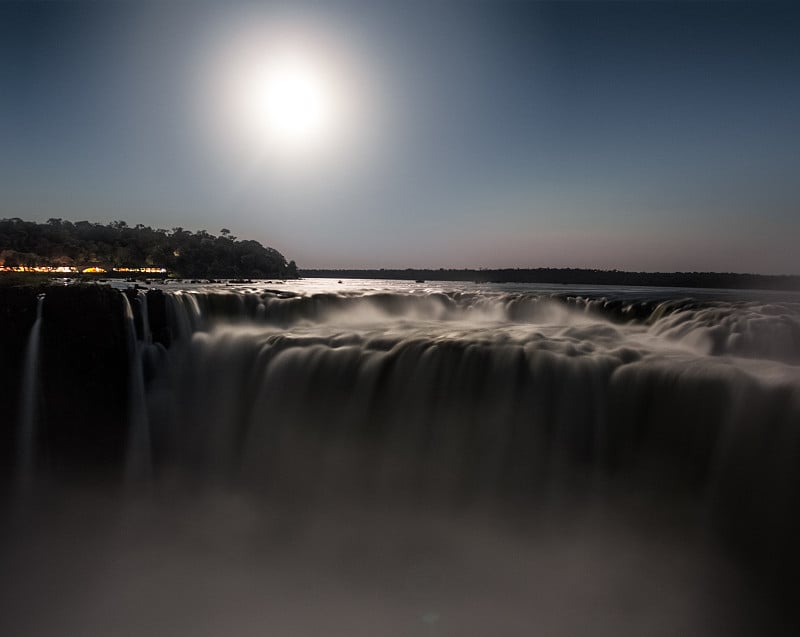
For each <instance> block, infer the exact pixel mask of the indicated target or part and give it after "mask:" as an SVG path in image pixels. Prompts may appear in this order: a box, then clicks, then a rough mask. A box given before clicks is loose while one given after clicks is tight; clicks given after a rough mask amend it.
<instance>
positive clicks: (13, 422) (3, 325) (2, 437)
mask: <svg viewBox="0 0 800 637" xmlns="http://www.w3.org/2000/svg"><path fill="white" fill-rule="evenodd" d="M39 291H40V290H39V289H38V288H34V287H8V288H0V478H5V477H8V474H9V472H10V471H11V470H12V468H13V466H14V459H15V452H16V446H17V422H18V419H19V401H20V391H21V388H22V368H23V364H24V361H25V349H26V347H27V344H28V337H29V336H30V332H31V328H32V327H33V323H34V321H35V320H36V302H37V300H36V297H37V295H38V293H39Z"/></svg>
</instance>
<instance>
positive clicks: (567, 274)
mask: <svg viewBox="0 0 800 637" xmlns="http://www.w3.org/2000/svg"><path fill="white" fill-rule="evenodd" d="M300 274H301V275H302V276H307V277H332V278H336V279H345V278H353V279H407V280H412V281H413V280H426V281H474V282H476V283H546V284H564V285H626V286H627V285H633V286H653V287H685V288H730V289H761V290H800V276H796V275H769V274H739V273H735V272H625V271H622V270H599V269H588V268H501V269H494V270H488V269H487V270H483V269H481V270H474V269H463V270H457V269H446V268H439V269H438V270H434V269H417V268H406V269H404V270H401V269H380V270H353V269H348V270H344V269H338V270H333V269H330V270H322V269H317V270H301V272H300Z"/></svg>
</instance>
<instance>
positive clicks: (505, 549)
mask: <svg viewBox="0 0 800 637" xmlns="http://www.w3.org/2000/svg"><path fill="white" fill-rule="evenodd" d="M304 285H308V286H312V285H314V286H316V287H313V288H312V287H308V288H304V287H303V286H304ZM369 285H370V286H372V287H362V288H356V287H355V286H351V285H346V286H343V289H342V290H339V289H337V290H336V292H331V291H330V288H331V287H333V286H330V285H326V284H320V283H313V284H312V283H308V284H306V283H304V282H298V283H297V284H296V285H295V287H294V288H292V289H290V287H289V285H286V287H285V288H282V289H272V288H269V287H266V286H265V287H263V288H261V287H257V286H253V287H251V288H242V289H236V290H231V289H227V290H226V289H225V287H224V286H206V287H200V288H194V289H193V288H191V286H187V289H181V290H177V291H174V292H159V291H150V292H147V293H146V294H145V293H144V292H143V291H138V292H136V293H131V292H129V294H130V297H129V298H130V299H132V302H128V299H126V300H125V301H124V315H125V334H126V336H127V348H128V353H129V358H128V360H129V361H130V366H129V367H130V369H129V391H128V397H129V401H128V405H129V422H128V427H129V428H128V432H129V443H128V452H127V468H128V472H127V473H128V478H129V483H128V484H136V483H137V482H141V481H143V480H144V481H146V482H147V484H148V485H153V486H155V487H156V488H155V493H157V494H159V497H158V498H156V502H150V503H149V504H147V505H143V504H142V503H141V501H139V500H137V499H136V498H135V495H136V490H135V489H131V490H129V491H128V492H126V493H127V494H128V497H130V498H131V499H130V500H128V499H125V500H123V502H121V503H118V504H115V507H113V508H112V507H110V506H109V505H108V503H107V502H106V501H105V500H102V498H101V500H100V502H99V503H96V502H95V501H94V500H91V499H90V500H88V502H89V503H88V504H87V501H86V500H79V501H78V503H77V504H76V505H75V508H76V509H78V510H81V511H84V510H85V511H87V512H88V514H87V519H89V520H91V522H89V523H86V525H81V526H80V527H79V528H80V529H81V533H84V534H85V535H86V539H85V540H82V541H81V542H78V547H79V548H80V547H84V542H85V546H91V547H92V548H91V551H89V550H88V549H86V548H85V547H84V548H83V549H81V550H82V551H83V552H81V550H79V551H77V554H78V555H79V556H82V557H76V558H75V566H74V568H76V569H80V570H81V572H83V570H84V569H85V568H86V565H85V564H84V561H82V560H84V559H85V558H86V556H87V555H92V558H91V559H88V560H85V561H86V562H87V563H88V565H89V567H88V570H89V571H90V572H92V573H95V574H96V577H97V578H99V579H98V580H97V582H98V583H97V586H99V587H100V588H99V589H98V591H97V594H99V593H100V592H102V594H103V595H104V599H110V600H112V601H114V603H112V604H110V605H109V606H108V608H110V609H112V610H108V611H105V612H106V615H103V614H102V613H101V614H100V616H99V618H97V617H96V616H94V615H92V614H91V613H89V614H87V615H86V616H85V617H84V616H82V615H80V614H76V612H77V611H75V610H74V609H72V608H71V607H69V606H68V605H66V606H65V607H64V608H60V607H56V608H55V609H54V610H53V617H54V619H52V621H51V620H44V619H43V620H42V621H41V623H40V624H39V626H40V627H41V630H40V633H38V634H50V633H52V632H53V631H54V629H55V627H56V626H57V627H58V632H60V634H65V635H72V634H74V635H77V634H80V635H100V634H107V633H108V632H109V630H112V628H113V629H114V630H115V631H116V630H118V629H119V626H136V625H137V621H138V620H139V618H140V616H139V615H137V614H136V613H135V612H133V610H132V608H133V606H132V605H131V603H130V600H131V599H135V600H138V601H137V607H138V608H157V609H162V610H158V611H153V612H152V613H151V612H149V611H148V612H146V613H145V615H146V616H147V619H148V621H149V622H156V624H158V623H159V622H162V621H163V622H164V623H162V624H161V625H162V626H167V625H169V626H181V627H182V630H183V631H184V632H187V633H191V634H200V635H202V634H208V635H211V634H217V633H218V632H219V630H220V626H225V627H226V630H228V631H229V632H230V631H233V632H236V633H237V634H240V635H251V634H252V635H256V634H263V633H264V632H269V633H270V634H278V635H282V634H285V635H322V634H326V635H327V634H348V635H352V634H364V635H366V634H380V635H387V636H388V635H398V636H399V635H409V634H410V635H415V634H429V633H430V632H431V630H436V631H439V633H440V634H442V635H456V634H457V635H476V636H477V635H486V634H503V635H508V636H514V635H520V636H522V635H527V634H531V633H537V632H543V633H546V634H554V635H571V636H572V635H596V634H614V635H638V634H644V633H647V634H664V635H672V634H706V635H726V637H729V636H730V635H742V636H750V635H757V634H764V633H769V634H772V635H780V634H792V629H791V628H790V629H789V630H786V631H785V632H784V627H785V626H784V615H783V614H779V613H778V612H777V611H776V610H775V608H776V606H775V605H774V604H773V602H772V601H771V600H767V601H764V600H762V599H760V598H759V593H760V591H762V590H768V591H769V595H772V594H774V593H775V591H787V590H789V588H790V586H788V583H789V582H790V581H791V576H792V574H793V573H794V571H795V567H797V566H800V555H798V551H797V549H796V548H794V545H795V541H794V540H795V538H796V535H797V533H798V532H800V520H799V519H798V514H797V511H800V495H799V494H800V465H799V464H798V462H797V458H798V452H800V367H799V366H798V363H800V303H799V302H798V299H797V298H796V297H792V295H787V296H786V298H783V297H778V296H769V295H766V296H765V297H764V298H761V297H756V298H747V299H729V298H724V297H720V296H719V295H717V296H714V295H713V294H711V293H707V297H705V298H703V297H700V298H697V297H696V298H683V297H682V296H681V293H685V291H679V292H677V293H673V294H666V293H663V292H661V293H660V295H659V294H654V293H653V291H651V290H644V291H642V290H637V291H633V292H628V291H625V290H619V291H612V292H611V293H609V292H608V291H606V292H605V293H604V294H603V295H601V294H599V293H597V292H592V291H589V292H588V293H587V292H580V293H579V292H578V291H575V292H574V293H570V291H569V290H567V291H566V292H565V291H564V289H563V288H561V289H559V290H557V291H553V290H544V291H529V290H498V289H495V288H491V287H489V288H487V289H473V288H471V287H470V286H460V287H458V286H456V287H455V288H454V289H448V288H446V287H444V286H442V287H441V288H438V289H435V288H434V289H419V288H417V289H397V288H392V287H391V286H390V285H386V286H381V285H379V284H378V285H376V284H375V283H370V284H369ZM159 487H163V488H159ZM147 492H148V493H152V492H153V490H150V489H148V490H147ZM176 493H177V494H181V495H180V497H178V496H176V495H175V494H176ZM187 502H188V504H187ZM109 510H110V511H111V512H112V515H107V514H108V512H109ZM47 520H48V523H49V521H50V518H47ZM53 524H54V525H55V528H65V527H66V528H67V529H68V530H69V532H70V534H71V535H70V537H73V536H75V535H76V533H75V532H74V526H72V525H73V524H74V523H73V522H72V521H71V518H70V519H69V520H66V521H65V520H64V519H62V518H56V519H55V521H54V522H53ZM42 526H43V525H41V524H38V525H37V528H38V527H42ZM44 527H46V525H44ZM77 535H80V533H78V534H77ZM30 542H32V546H34V547H35V548H36V549H38V548H39V544H37V543H36V542H35V541H34V540H30ZM69 545H70V547H71V548H72V547H73V546H74V545H75V542H73V541H71V542H70V543H69ZM26 546H28V545H27V544H25V543H24V542H23V548H25V547H26ZM56 546H58V545H57V544H56ZM98 547H99V548H98ZM19 554H21V555H25V554H26V553H25V551H20V552H19ZM44 555H45V557H43V558H42V563H43V565H47V564H50V563H51V562H52V561H54V560H55V561H59V560H61V562H64V560H65V558H64V556H63V555H62V554H61V553H60V552H59V551H58V549H48V550H45V551H44ZM731 555H735V556H737V557H736V559H732V558H731V557H730V556H731ZM106 556H110V557H112V558H113V559H112V560H111V564H112V565H109V562H108V560H107V558H106ZM740 557H742V559H741V564H744V565H745V566H741V567H740V566H739V564H740V562H739V558H740ZM148 560H151V562H148ZM70 563H71V562H70ZM156 564H157V567H156ZM37 568H38V567H36V565H35V564H34V566H33V567H31V566H30V565H29V564H27V563H25V564H24V569H23V568H22V566H20V567H19V568H18V569H16V570H14V568H13V566H12V572H20V571H22V570H25V572H29V571H30V570H31V569H33V572H38V571H37V570H36V569H37ZM70 568H72V567H70ZM751 568H753V570H754V572H757V573H758V574H759V575H758V577H757V578H755V579H751V578H750V576H748V575H747V574H746V573H747V572H748V571H747V570H746V569H751ZM42 569H44V566H42ZM42 569H40V570H42ZM154 569H155V570H156V571H157V577H156V578H155V579H153V578H152V574H153V572H154ZM209 573H213V576H209ZM97 574H99V575H97ZM153 582H155V583H153ZM62 584H64V582H62ZM54 586H59V584H58V580H57V578H56V583H55V584H54ZM65 586H66V585H65ZM175 591H189V592H184V593H181V594H176V593H175ZM260 591H264V592H263V593H262V592H260ZM787 596H788V597H790V598H792V594H791V593H787ZM78 598H79V599H80V596H78ZM90 598H91V596H90V597H89V598H87V599H90ZM164 599H168V600H169V604H168V605H167V606H168V609H167V610H164V609H165V608H166V607H165V605H164V603H163V600H164ZM126 600H127V601H126ZM198 600H199V602H200V603H199V604H198ZM242 600H245V601H242ZM115 604H116V605H115ZM90 606H91V607H92V608H94V606H93V605H91V604H88V603H87V604H86V607H87V608H88V607H90ZM193 609H194V610H193ZM198 609H201V610H198ZM295 611H301V612H295ZM86 612H87V613H88V611H86ZM90 615H91V619H90V618H89V617H90ZM314 617H325V618H326V619H325V620H324V621H322V620H320V621H319V622H317V621H315V620H314V619H313V618H314ZM58 618H61V619H58ZM19 621H20V622H21V624H23V625H27V624H26V622H29V621H30V620H29V618H22V619H20V620H19ZM789 625H790V626H791V627H792V628H794V627H796V624H792V623H791V622H789ZM124 632H125V631H123V633H124ZM128 632H129V633H130V634H136V633H137V631H136V630H134V629H131V630H130V631H128ZM173 632H174V631H173ZM34 634H36V633H34Z"/></svg>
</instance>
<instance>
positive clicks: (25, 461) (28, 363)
mask: <svg viewBox="0 0 800 637" xmlns="http://www.w3.org/2000/svg"><path fill="white" fill-rule="evenodd" d="M43 305H44V295H43V294H40V295H39V298H38V300H37V303H36V321H35V322H34V324H33V327H31V333H30V336H29V338H28V345H27V347H26V349H25V360H24V362H23V368H22V388H21V391H20V408H19V426H18V428H17V431H18V432H19V440H18V444H17V447H18V464H17V476H18V478H17V479H18V483H19V485H20V488H22V489H23V490H27V489H28V488H30V486H31V484H32V483H33V481H34V479H35V463H36V435H37V425H38V417H39V407H40V406H39V402H40V400H41V378H40V372H39V367H40V362H41V360H40V359H41V353H40V349H41V340H42V307H43Z"/></svg>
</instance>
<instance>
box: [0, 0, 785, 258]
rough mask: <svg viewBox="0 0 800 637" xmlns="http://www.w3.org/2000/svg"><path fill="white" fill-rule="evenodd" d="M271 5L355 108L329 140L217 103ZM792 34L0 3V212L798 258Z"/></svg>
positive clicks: (702, 7)
mask: <svg viewBox="0 0 800 637" xmlns="http://www.w3.org/2000/svg"><path fill="white" fill-rule="evenodd" d="M286 25H290V27H291V29H292V30H293V32H300V33H302V32H304V31H307V32H308V34H310V35H309V36H308V38H307V41H309V42H312V44H313V43H314V42H315V41H316V40H319V41H324V42H325V43H326V45H325V46H326V47H328V48H327V49H325V50H326V51H328V52H331V51H332V52H334V54H331V55H329V56H328V57H329V58H330V59H326V60H324V62H325V63H326V64H328V63H330V67H331V68H333V73H334V75H336V73H338V74H339V75H340V76H342V77H345V76H346V77H347V78H349V83H348V84H347V91H348V97H349V99H350V101H351V102H352V103H353V104H356V105H357V107H358V108H357V109H356V110H354V111H353V112H354V113H355V114H354V115H353V116H352V117H351V119H350V120H348V121H347V122H346V123H345V122H344V121H342V122H339V123H338V124H337V125H338V126H339V128H340V129H341V130H340V131H339V133H340V134H339V135H338V136H337V138H336V143H337V145H336V146H335V147H332V148H329V149H328V150H327V154H326V155H325V158H324V161H323V159H322V158H321V157H313V156H312V157H308V158H307V159H305V160H303V161H301V162H299V163H298V162H297V161H296V160H294V159H292V158H288V157H281V156H280V155H279V154H278V155H275V154H273V155H271V156H269V157H268V158H267V157H265V154H264V153H263V152H261V151H262V150H264V149H258V148H257V144H256V143H255V141H257V140H255V141H253V140H251V139H248V137H253V138H254V137H256V136H255V134H253V135H252V136H248V131H247V128H246V127H244V128H242V126H241V122H240V121H238V119H237V116H236V114H235V112H234V110H228V111H226V110H225V108H221V107H220V103H224V102H225V97H226V95H227V93H226V89H225V88H224V87H225V81H224V80H225V75H226V74H228V75H230V76H235V75H236V73H237V72H239V69H240V68H241V67H243V66H246V65H247V64H248V62H247V60H244V59H242V60H239V61H237V59H236V57H235V56H233V57H231V56H229V57H227V58H226V57H225V56H224V52H225V51H228V50H235V49H236V46H237V42H238V41H239V40H242V39H244V38H246V37H252V34H253V33H264V34H265V36H264V37H272V36H273V35H275V34H276V33H277V34H280V32H281V29H288V28H289V27H287V26H286ZM259 30H260V31H259ZM248 34H249V35H248ZM798 34H800V6H798V3H769V2H757V3H746V2H680V3H673V2H637V3H627V2H614V3H605V2H556V3H537V2H503V1H502V0H492V1H487V2H468V1H464V0H460V1H452V2H446V1H440V2H432V1H427V2H423V1H402V2H392V3H389V2H384V3H376V2H371V3H366V2H364V3H360V4H359V3H353V2H349V3H336V2H325V3H321V2H320V3H318V4H311V3H306V4H304V5H302V6H301V4H300V3H297V2H295V3H291V4H287V5H285V6H281V5H278V4H275V3H271V4H270V3H264V4H256V3H252V4H248V5H241V6H239V7H237V8H235V9H233V8H231V5H230V3H226V4H221V3H220V4H213V3H206V4H201V3H196V2H165V3H157V4H150V5H143V4H141V3H137V4H133V3H78V2H57V3H19V4H15V3H3V4H0V216H5V217H14V216H19V217H23V218H27V219H39V220H46V219H47V218H49V217H63V218H69V219H72V220H78V219H89V220H96V221H110V220H113V219H124V220H126V221H128V223H131V224H135V223H145V224H148V225H152V226H155V227H164V228H171V227H174V226H183V227H186V228H189V229H200V228H205V229H208V230H209V231H211V232H217V231H218V230H219V229H220V228H222V227H227V228H230V229H231V230H232V231H233V232H234V234H237V235H238V236H241V237H247V238H255V239H258V240H260V241H262V242H264V243H266V244H269V245H272V246H274V247H276V248H278V249H279V250H281V251H282V252H284V253H285V254H286V255H287V256H289V257H290V258H294V259H295V260H296V261H297V262H298V264H300V265H301V266H305V267H314V266H343V267H348V266H362V267H382V266H386V267H390V266H401V267H406V266H420V267H422V266H430V267H439V266H444V267H448V266H453V267H481V266H484V267H497V266H519V267H526V266H586V267H603V268H620V269H637V270H638V269H647V270H726V271H727V270H738V271H758V272H780V273H800V250H798V249H797V245H796V244H797V239H798V237H800V179H798V175H800V36H798ZM219 60H225V62H219ZM225 65H228V66H227V67H226V66H225ZM228 68H229V69H230V71H229V72H228V71H227V70H226V69H228ZM334 79H336V78H334ZM339 79H341V78H339ZM239 129H242V130H243V131H244V134H242V130H239ZM236 130H239V132H238V133H236V134H235V133H234V131H236ZM243 140H244V141H243ZM244 142H247V143H244ZM267 154H268V153H267Z"/></svg>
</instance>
